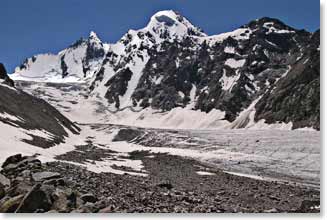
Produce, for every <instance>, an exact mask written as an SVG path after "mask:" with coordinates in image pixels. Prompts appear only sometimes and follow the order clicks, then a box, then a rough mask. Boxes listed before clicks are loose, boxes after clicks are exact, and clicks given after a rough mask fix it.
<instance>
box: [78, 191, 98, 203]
mask: <svg viewBox="0 0 327 220" xmlns="http://www.w3.org/2000/svg"><path fill="white" fill-rule="evenodd" d="M81 199H82V200H83V201H84V202H90V203H95V202H96V201H98V199H97V198H96V197H95V196H94V195H93V194H91V193H88V194H84V195H82V196H81Z"/></svg>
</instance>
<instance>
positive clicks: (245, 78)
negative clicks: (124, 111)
mask: <svg viewBox="0 0 327 220" xmlns="http://www.w3.org/2000/svg"><path fill="white" fill-rule="evenodd" d="M156 19H157V20H158V22H160V23H161V24H164V25H166V26H167V27H168V28H169V27H171V26H172V25H175V24H174V22H175V21H174V20H171V18H169V17H167V16H159V17H156ZM237 32H242V33H240V34H234V35H233V34H230V36H229V37H221V39H218V38H219V37H218V38H217V39H218V40H217V39H216V40H212V39H210V37H207V38H205V39H204V40H199V39H200V38H201V37H198V36H199V35H192V34H189V35H185V36H184V37H183V38H182V39H180V38H176V39H173V38H169V36H170V35H169V34H166V37H167V38H165V37H163V38H161V35H160V36H159V37H160V38H161V39H165V40H163V41H161V42H160V43H158V44H155V43H154V44H153V45H152V44H151V43H149V42H155V38H154V37H153V34H151V33H150V32H148V33H144V32H142V31H140V32H138V34H137V37H138V38H139V40H141V41H142V43H141V44H140V45H137V44H135V43H134V44H133V42H135V41H133V40H134V38H136V36H133V35H132V34H130V33H129V34H127V35H125V36H124V37H123V38H122V40H121V41H122V42H123V43H124V46H125V52H126V55H124V56H123V57H120V58H117V57H119V56H120V55H119V54H115V50H113V51H110V53H108V54H107V56H106V58H105V60H106V62H104V63H103V65H102V68H101V70H100V71H99V72H98V73H97V75H96V77H95V80H94V82H93V83H92V86H91V87H90V89H91V90H93V89H94V88H95V86H96V85H97V84H98V82H100V81H102V80H103V78H104V77H103V74H104V72H105V69H106V68H109V67H110V68H113V69H114V70H118V71H117V73H116V75H114V76H113V77H112V78H111V79H110V80H109V81H108V82H106V83H105V87H107V88H106V89H107V93H106V95H105V97H106V98H107V100H108V103H109V104H112V105H113V106H115V107H116V108H117V109H119V108H124V107H126V106H122V103H120V98H119V97H122V96H124V95H125V94H126V90H127V88H128V86H129V83H130V82H131V78H132V76H133V74H140V75H141V76H140V78H139V80H138V83H137V86H136V88H135V90H134V91H133V94H132V95H131V97H130V99H131V101H132V102H131V103H133V107H141V108H148V107H152V108H154V109H159V110H162V111H169V110H171V109H173V108H176V107H186V106H187V105H189V104H190V102H191V100H194V101H195V105H194V108H193V109H194V110H201V111H204V112H210V111H211V110H212V109H219V110H222V111H224V112H225V119H226V120H228V121H230V122H232V121H234V120H235V119H236V118H237V117H238V115H239V113H240V112H241V111H242V110H244V109H246V108H247V107H248V106H249V105H250V104H251V103H252V102H253V101H254V100H256V99H257V98H259V97H261V96H262V97H263V98H262V100H260V102H259V103H258V104H257V105H256V110H257V111H258V112H257V113H256V120H260V119H265V121H266V122H267V123H275V122H277V121H280V122H286V123H287V122H293V125H294V126H293V128H299V127H305V126H310V127H311V126H313V127H315V128H318V127H319V95H318V94H317V91H318V92H319V74H320V71H319V57H320V54H319V51H318V52H317V47H319V43H320V38H319V34H312V33H309V32H307V31H304V30H296V29H294V28H292V27H289V26H287V25H286V24H284V23H283V22H281V21H279V20H278V19H273V18H267V17H264V18H261V19H258V20H255V21H251V22H249V23H248V24H246V25H243V26H241V27H240V29H238V30H237ZM307 45H311V46H307ZM310 48H311V49H310ZM314 51H316V52H314ZM145 56H148V57H149V59H148V61H147V62H146V64H145V67H144V69H143V70H142V71H141V73H134V72H131V71H129V69H128V67H126V66H127V65H130V63H132V64H133V62H136V58H134V57H142V60H143V59H144V57H145ZM307 59H308V60H309V61H306V60H307ZM117 60H119V61H117ZM305 61H306V62H305ZM135 65H137V64H135ZM287 72H288V73H287ZM286 73H287V74H286ZM285 76H286V77H285ZM317 76H318V77H317ZM295 78H296V80H294V79H295ZM286 82H289V83H291V84H292V85H286V84H287V83H286ZM133 83H135V82H133ZM305 84H310V85H306V86H305ZM282 85H283V86H282ZM281 87H283V91H284V92H283V94H284V97H282V95H281V94H279V91H280V90H282V88H281ZM304 87H305V88H304ZM274 88H276V89H274ZM192 90H193V91H192ZM194 90H195V91H194ZM273 90H274V92H272V93H271V91H273ZM277 92H278V94H279V95H276V94H277ZM194 93H195V94H194ZM269 94H271V95H269ZM290 94H291V95H292V97H296V98H291V97H288V98H286V97H285V96H287V95H288V96H290ZM304 94H308V96H306V97H304ZM268 97H271V98H268ZM285 99H288V101H285ZM289 99H292V100H291V101H290V100H289ZM317 101H318V102H317ZM290 102H292V103H293V104H290ZM264 103H266V104H264ZM317 103H318V104H317ZM289 105H293V107H292V108H291V109H293V110H294V109H297V111H293V113H287V114H286V113H285V111H288V110H289V109H290V108H289ZM299 105H301V107H300V108H299ZM272 108H273V109H272ZM286 109H288V110H286ZM300 109H302V110H300Z"/></svg>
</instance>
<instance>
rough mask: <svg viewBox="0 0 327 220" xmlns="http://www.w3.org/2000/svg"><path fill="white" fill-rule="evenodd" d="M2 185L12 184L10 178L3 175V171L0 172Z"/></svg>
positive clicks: (0, 183)
mask: <svg viewBox="0 0 327 220" xmlns="http://www.w3.org/2000/svg"><path fill="white" fill-rule="evenodd" d="M0 185H3V186H5V187H9V186H10V180H9V179H8V178H7V177H5V176H4V175H2V174H1V173H0Z"/></svg>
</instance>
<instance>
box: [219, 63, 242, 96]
mask: <svg viewBox="0 0 327 220" xmlns="http://www.w3.org/2000/svg"><path fill="white" fill-rule="evenodd" d="M239 78H240V74H236V75H234V76H226V70H225V69H223V76H222V77H221V78H220V79H219V82H220V83H221V85H222V89H223V90H225V91H229V92H230V91H232V89H233V86H234V85H235V84H236V83H237V81H238V79H239Z"/></svg>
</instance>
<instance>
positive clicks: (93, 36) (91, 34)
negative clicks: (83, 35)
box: [89, 31, 99, 39]
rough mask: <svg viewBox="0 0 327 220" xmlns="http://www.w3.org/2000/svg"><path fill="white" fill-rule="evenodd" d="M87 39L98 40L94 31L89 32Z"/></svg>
mask: <svg viewBox="0 0 327 220" xmlns="http://www.w3.org/2000/svg"><path fill="white" fill-rule="evenodd" d="M89 38H94V39H99V38H98V35H97V34H96V33H95V32H94V31H91V32H90V35H89Z"/></svg>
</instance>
